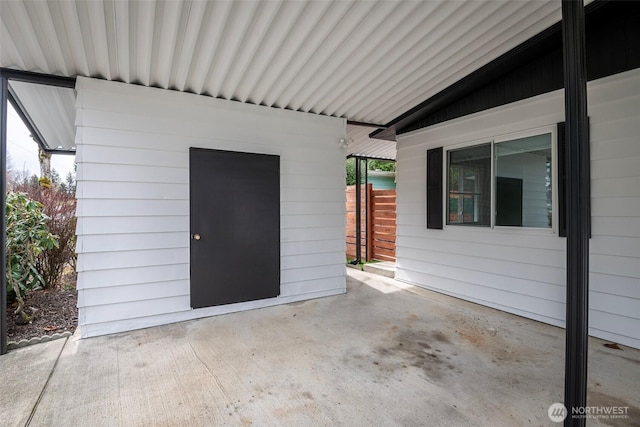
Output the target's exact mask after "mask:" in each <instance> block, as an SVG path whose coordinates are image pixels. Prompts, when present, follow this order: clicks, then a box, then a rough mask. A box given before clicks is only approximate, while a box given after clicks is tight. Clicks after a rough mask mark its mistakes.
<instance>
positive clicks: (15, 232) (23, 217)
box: [5, 192, 58, 320]
mask: <svg viewBox="0 0 640 427" xmlns="http://www.w3.org/2000/svg"><path fill="white" fill-rule="evenodd" d="M5 212H6V221H7V229H6V236H7V237H6V239H7V241H6V249H7V258H6V266H7V268H6V281H7V292H8V293H10V292H13V293H14V294H15V298H16V300H17V301H18V307H17V309H16V314H22V315H23V317H25V316H26V314H24V313H23V311H22V308H23V306H24V300H23V298H22V295H23V293H24V291H26V290H28V289H32V288H34V287H36V286H42V287H44V286H45V285H46V282H45V279H44V277H43V276H42V275H41V274H40V272H39V271H38V269H37V258H38V256H40V255H41V254H42V253H43V252H44V251H45V250H51V249H53V248H55V247H58V242H57V241H56V236H54V235H53V234H51V232H50V231H49V228H48V227H47V221H48V219H49V217H48V216H47V215H45V214H44V212H43V205H42V204H41V203H39V202H37V201H35V200H32V199H29V198H28V197H27V195H26V194H25V193H13V192H10V193H8V194H7V199H6V204H5ZM25 320H28V319H25Z"/></svg>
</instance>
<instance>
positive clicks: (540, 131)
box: [442, 123, 559, 235]
mask: <svg viewBox="0 0 640 427" xmlns="http://www.w3.org/2000/svg"><path fill="white" fill-rule="evenodd" d="M544 134H551V227H549V228H547V227H515V226H505V225H496V224H495V219H496V188H495V187H496V176H495V168H496V158H495V144H499V143H501V142H508V141H512V140H515V139H520V138H527V137H531V136H537V135H544ZM487 143H488V144H490V147H491V168H490V170H491V185H490V191H491V194H490V197H491V208H490V209H491V214H490V225H488V226H487V225H474V224H455V223H453V224H450V223H449V221H448V219H449V151H455V150H459V149H464V148H470V147H474V146H479V145H483V144H487ZM442 163H443V164H442V171H443V175H444V176H443V180H442V185H443V191H442V198H443V200H442V209H443V218H444V221H443V229H447V228H449V227H453V228H455V229H460V228H462V229H465V228H468V227H472V229H473V230H474V231H475V230H483V229H485V230H487V229H489V230H494V229H495V230H500V231H508V232H510V233H523V234H552V235H557V234H558V216H559V212H558V208H559V206H558V184H559V183H558V138H557V123H554V124H550V125H545V126H539V127H535V128H531V129H525V130H519V131H516V132H509V133H505V134H501V135H498V136H494V137H487V138H479V139H473V140H470V141H466V142H461V143H455V144H451V145H449V146H446V147H443V156H442Z"/></svg>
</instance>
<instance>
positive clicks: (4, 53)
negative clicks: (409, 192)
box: [0, 0, 561, 124]
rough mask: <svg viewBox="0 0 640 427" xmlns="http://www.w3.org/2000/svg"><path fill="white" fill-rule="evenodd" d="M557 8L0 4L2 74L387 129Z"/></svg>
mask: <svg viewBox="0 0 640 427" xmlns="http://www.w3.org/2000/svg"><path fill="white" fill-rule="evenodd" d="M560 7H561V3H560V2H559V1H555V0H540V1H517V0H486V1H477V0H464V1H463V0H460V1H448V0H442V1H424V0H417V1H394V0H381V1H373V0H372V1H347V0H339V1H327V0H311V1H300V0H294V1H275V0H269V1H254V0H250V1H187V0H184V1H152V0H148V1H147V0H145V1H128V2H125V1H119V0H93V1H47V2H44V1H6V0H5V1H0V12H1V13H0V16H1V19H0V35H1V36H2V37H1V46H0V47H1V48H0V66H2V67H7V68H14V69H19V70H27V71H35V72H41V73H48V74H56V75H63V76H72V77H73V76H77V75H81V76H88V77H96V78H103V79H109V80H117V81H123V82H127V83H136V84H142V85H145V86H155V87H160V88H169V89H176V90H180V91H189V92H193V93H196V94H203V95H208V96H214V97H219V98H223V99H229V100H236V101H241V102H249V103H254V104H260V105H266V106H269V107H275V108H287V109H291V110H297V111H304V112H311V113H317V114H325V115H331V116H337V117H345V118H347V119H349V120H354V121H360V122H368V123H375V124H385V123H387V122H389V121H391V120H392V119H394V118H395V117H397V116H399V115H400V114H402V113H404V112H406V111H407V110H409V109H410V108H412V107H414V106H415V105H417V104H419V103H420V102H422V101H424V100H426V99H428V98H429V97H431V96H433V95H435V94H436V93H437V92H439V91H441V90H442V89H444V88H446V87H447V86H449V85H451V84H452V83H454V82H455V81H457V80H459V79H460V78H462V77H464V76H466V75H468V74H470V73H471V72H473V71H475V70H476V69H478V68H480V67H481V66H483V65H485V64H486V63H488V62H490V61H491V60H493V59H495V58H497V57H498V56H500V55H501V54H503V53H505V52H507V51H508V50H510V49H512V48H513V47H515V46H517V45H518V44H520V43H522V42H524V41H525V40H527V39H528V38H530V37H531V36H533V35H535V34H537V33H539V32H540V31H542V30H544V29H546V28H547V27H549V26H551V25H552V24H554V23H556V22H558V21H559V20H560V18H561V11H560Z"/></svg>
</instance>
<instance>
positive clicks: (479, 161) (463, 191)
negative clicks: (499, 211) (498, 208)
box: [447, 143, 491, 226]
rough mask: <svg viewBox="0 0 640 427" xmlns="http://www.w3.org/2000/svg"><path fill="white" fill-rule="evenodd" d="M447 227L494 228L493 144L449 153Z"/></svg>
mask: <svg viewBox="0 0 640 427" xmlns="http://www.w3.org/2000/svg"><path fill="white" fill-rule="evenodd" d="M447 170H448V179H447V224H459V225H478V226H490V225H491V144H490V143H488V144H481V145H475V146H472V147H465V148H460V149H457V150H450V151H448V152H447Z"/></svg>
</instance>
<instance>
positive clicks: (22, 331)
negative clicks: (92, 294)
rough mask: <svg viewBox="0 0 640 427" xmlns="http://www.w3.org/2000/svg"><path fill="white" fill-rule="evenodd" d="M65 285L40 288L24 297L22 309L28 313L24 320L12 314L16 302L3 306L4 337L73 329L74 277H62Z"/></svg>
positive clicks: (75, 310) (13, 338) (75, 311)
mask: <svg viewBox="0 0 640 427" xmlns="http://www.w3.org/2000/svg"><path fill="white" fill-rule="evenodd" d="M65 282H66V283H65V285H63V286H62V287H61V288H56V289H40V290H37V291H33V292H30V293H29V294H27V295H26V297H25V304H24V311H25V312H26V313H27V314H28V315H29V316H31V321H30V322H29V323H25V322H24V320H22V317H21V316H20V315H16V314H14V311H15V309H16V303H15V302H13V303H11V304H9V305H8V307H7V338H8V341H14V342H18V341H20V340H22V339H27V340H28V339H29V338H33V337H41V336H43V335H53V334H55V333H61V332H64V331H70V332H71V333H73V332H74V331H75V330H76V326H77V325H78V308H77V307H76V302H77V299H78V294H77V291H76V289H75V277H69V278H68V279H67V280H65Z"/></svg>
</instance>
